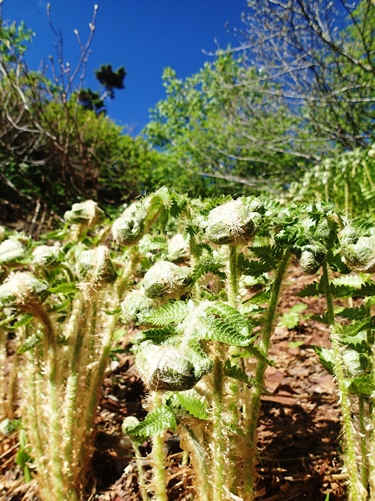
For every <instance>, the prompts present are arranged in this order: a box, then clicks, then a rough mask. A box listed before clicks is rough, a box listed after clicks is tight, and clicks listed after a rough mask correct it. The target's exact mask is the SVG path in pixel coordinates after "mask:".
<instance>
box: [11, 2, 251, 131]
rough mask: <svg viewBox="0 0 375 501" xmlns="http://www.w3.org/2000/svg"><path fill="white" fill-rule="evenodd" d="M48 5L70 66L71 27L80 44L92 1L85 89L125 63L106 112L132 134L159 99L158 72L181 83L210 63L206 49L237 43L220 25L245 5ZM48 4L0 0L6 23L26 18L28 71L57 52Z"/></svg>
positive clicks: (235, 22) (74, 47) (233, 23)
mask: <svg viewBox="0 0 375 501" xmlns="http://www.w3.org/2000/svg"><path fill="white" fill-rule="evenodd" d="M50 4H51V18H52V21H53V24H54V26H55V28H56V29H58V30H61V32H62V35H63V40H64V59H65V61H66V62H69V63H70V65H71V66H72V67H74V66H75V64H76V63H77V61H78V58H79V53H80V51H79V47H78V43H77V39H76V36H75V35H74V30H75V29H77V30H78V31H79V34H80V37H81V39H82V41H83V42H85V41H86V39H87V37H88V35H89V26H88V25H89V22H90V21H91V19H92V13H93V9H94V5H95V4H98V7H99V8H98V11H97V19H96V31H95V35H94V39H93V43H92V46H91V55H90V59H89V63H88V66H87V72H86V80H85V86H87V87H91V88H92V90H99V84H98V83H97V81H96V79H95V76H94V70H95V69H97V68H99V66H100V65H102V64H112V67H113V68H114V69H117V68H118V67H119V66H124V67H125V70H126V71H127V76H126V79H125V86H126V89H125V90H121V91H117V93H116V98H115V100H114V101H108V102H107V109H108V114H109V116H110V117H111V118H112V119H113V120H115V122H116V123H118V124H119V125H122V126H125V127H128V126H129V127H130V128H131V129H132V130H133V134H137V133H139V132H140V130H141V128H142V127H143V126H144V125H145V124H146V123H147V121H148V119H149V109H150V108H151V107H153V106H154V105H155V104H156V103H157V102H158V101H159V100H160V99H163V97H164V96H165V93H164V88H163V86H162V79H161V77H162V72H163V68H165V67H167V66H170V67H172V68H173V69H175V70H176V71H177V75H178V77H181V78H184V77H186V76H189V75H191V74H193V73H196V72H197V71H199V69H200V68H201V67H202V65H203V63H204V62H205V61H207V60H212V57H210V56H209V55H207V54H205V53H204V51H205V52H208V53H209V52H214V51H215V49H216V48H217V47H218V46H219V47H220V48H226V47H227V45H228V43H231V44H232V45H236V43H237V42H236V39H235V38H234V37H233V36H232V35H231V34H230V33H228V31H227V28H226V27H225V24H226V22H229V25H230V27H232V28H234V27H239V26H240V25H241V12H242V11H243V10H244V9H245V7H246V0H98V1H97V2H95V1H91V0H51V1H50ZM46 5H47V2H46V1H45V0H4V2H3V18H4V20H5V21H17V22H19V21H24V22H25V23H26V26H27V27H28V28H30V29H32V30H33V31H34V33H35V37H34V39H33V42H32V44H31V45H30V48H29V51H28V55H27V58H26V59H27V63H28V65H29V66H30V67H31V68H32V69H38V68H39V67H40V62H41V61H42V60H44V61H45V63H47V64H50V62H49V59H48V56H49V55H52V56H54V57H55V55H56V52H55V47H54V44H55V42H56V39H55V37H54V35H53V33H52V30H51V28H50V27H49V25H48V20H47V14H46ZM217 44H218V45H217Z"/></svg>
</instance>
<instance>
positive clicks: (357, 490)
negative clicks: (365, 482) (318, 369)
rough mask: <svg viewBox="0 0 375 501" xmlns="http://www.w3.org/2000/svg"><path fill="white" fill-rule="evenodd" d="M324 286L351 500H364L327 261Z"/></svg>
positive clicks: (324, 269) (323, 278) (323, 279)
mask: <svg viewBox="0 0 375 501" xmlns="http://www.w3.org/2000/svg"><path fill="white" fill-rule="evenodd" d="M322 286H323V290H324V293H325V296H326V301H327V320H328V323H329V325H330V327H331V343H332V353H333V366H334V374H335V376H336V380H337V386H338V392H339V400H340V405H341V415H342V427H343V434H344V441H345V453H344V454H345V456H344V457H345V459H344V460H345V465H346V468H347V471H348V476H349V501H362V500H363V499H364V498H363V486H362V484H361V482H360V475H359V472H358V464H357V457H356V450H355V443H356V437H355V429H354V425H353V422H352V418H351V408H350V397H349V391H348V387H347V383H346V381H345V374H344V367H343V363H342V357H341V350H340V339H339V336H338V334H337V333H336V332H335V329H334V321H335V315H334V310H333V299H332V294H331V288H330V283H329V276H328V266H327V262H326V261H324V262H323V274H322Z"/></svg>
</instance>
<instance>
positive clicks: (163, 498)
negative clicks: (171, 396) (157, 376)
mask: <svg viewBox="0 0 375 501" xmlns="http://www.w3.org/2000/svg"><path fill="white" fill-rule="evenodd" d="M152 398H153V404H154V409H156V408H157V407H159V406H160V405H161V404H162V399H161V395H160V394H159V393H158V392H156V391H154V392H152ZM154 409H153V410H154ZM152 460H153V484H154V490H155V499H156V501H168V496H167V473H166V468H165V463H164V433H162V434H158V435H155V436H154V437H152Z"/></svg>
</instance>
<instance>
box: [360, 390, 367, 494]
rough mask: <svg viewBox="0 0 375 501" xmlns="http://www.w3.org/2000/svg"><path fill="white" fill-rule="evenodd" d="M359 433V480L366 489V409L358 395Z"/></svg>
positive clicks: (363, 400) (363, 401) (363, 399)
mask: <svg viewBox="0 0 375 501" xmlns="http://www.w3.org/2000/svg"><path fill="white" fill-rule="evenodd" d="M358 403H359V432H360V436H361V439H360V441H361V456H362V462H361V478H362V485H363V487H364V488H365V489H367V485H368V452H367V431H366V417H367V416H366V414H367V413H366V408H365V397H364V396H363V395H359V397H358Z"/></svg>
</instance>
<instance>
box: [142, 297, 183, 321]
mask: <svg viewBox="0 0 375 501" xmlns="http://www.w3.org/2000/svg"><path fill="white" fill-rule="evenodd" d="M191 307H192V303H191V302H190V303H189V302H185V301H174V302H172V303H168V304H166V305H164V306H161V307H160V308H157V309H155V310H153V311H152V312H151V313H149V314H148V315H147V316H146V318H145V319H146V322H147V323H148V324H151V325H155V326H156V327H167V326H169V325H171V324H172V325H177V324H179V323H181V322H182V321H183V320H184V319H185V317H186V315H187V314H188V313H189V312H190V309H191Z"/></svg>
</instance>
